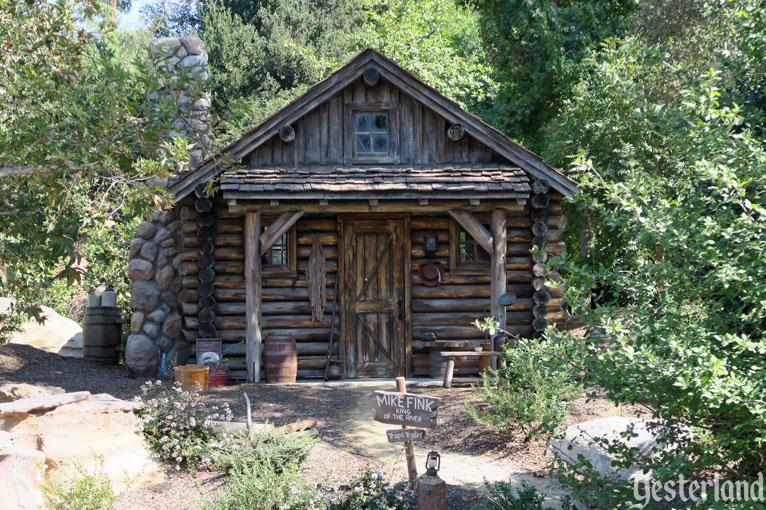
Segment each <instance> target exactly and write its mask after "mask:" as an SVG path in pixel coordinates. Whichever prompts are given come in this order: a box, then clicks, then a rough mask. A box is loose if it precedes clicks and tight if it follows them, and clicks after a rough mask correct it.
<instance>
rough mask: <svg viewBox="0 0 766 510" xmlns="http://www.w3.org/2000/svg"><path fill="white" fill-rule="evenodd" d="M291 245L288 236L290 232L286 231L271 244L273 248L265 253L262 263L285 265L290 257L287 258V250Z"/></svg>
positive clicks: (266, 264)
mask: <svg viewBox="0 0 766 510" xmlns="http://www.w3.org/2000/svg"><path fill="white" fill-rule="evenodd" d="M289 245H290V239H289V237H288V233H287V232H285V233H284V234H282V237H280V238H279V240H277V241H276V242H275V243H274V244H272V245H271V248H269V250H268V251H267V252H266V253H264V254H263V258H262V259H261V263H262V264H263V265H264V266H284V265H287V264H288V258H287V250H288V247H289Z"/></svg>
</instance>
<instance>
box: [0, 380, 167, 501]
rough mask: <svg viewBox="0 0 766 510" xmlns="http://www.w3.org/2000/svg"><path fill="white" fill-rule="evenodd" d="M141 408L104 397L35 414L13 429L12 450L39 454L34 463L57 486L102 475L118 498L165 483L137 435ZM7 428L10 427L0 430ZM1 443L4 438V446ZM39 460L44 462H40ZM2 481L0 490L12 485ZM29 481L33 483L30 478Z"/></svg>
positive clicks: (37, 485) (35, 483) (35, 486)
mask: <svg viewBox="0 0 766 510" xmlns="http://www.w3.org/2000/svg"><path fill="white" fill-rule="evenodd" d="M65 395H71V394H65ZM19 402H24V401H19ZM137 405H138V403H136V402H128V401H124V400H119V399H116V398H114V397H112V396H111V395H106V394H100V395H93V396H89V398H86V399H82V400H79V401H77V402H73V403H69V404H66V405H60V406H58V407H56V408H54V409H52V410H48V411H47V412H35V413H34V414H29V415H26V416H25V418H24V419H23V421H21V422H19V423H18V424H15V425H14V427H13V433H14V435H15V438H14V439H13V440H12V442H13V446H14V447H17V448H26V449H29V450H32V451H36V450H38V449H39V450H41V451H39V452H37V453H39V456H37V457H36V460H37V462H38V465H39V467H40V468H42V467H43V465H45V466H46V467H47V473H45V478H46V479H47V480H48V481H51V482H53V483H62V482H63V483H66V482H68V481H70V480H72V479H73V478H74V477H76V476H77V473H78V470H79V471H81V472H85V473H95V472H96V471H98V470H100V471H101V472H102V473H103V475H104V476H105V477H106V478H108V479H109V481H110V483H111V485H112V488H113V489H114V490H115V492H117V493H118V494H119V493H121V492H124V491H125V490H127V489H128V488H131V489H134V488H138V487H141V486H144V485H147V484H153V483H157V482H160V481H162V480H163V479H164V475H163V472H162V468H161V466H160V465H159V464H158V463H157V462H156V461H155V460H153V457H152V453H151V452H150V451H149V449H148V448H147V445H146V442H145V440H144V438H143V436H142V435H141V433H140V432H139V421H138V418H137V417H136V415H135V414H134V413H133V411H134V410H135V408H136V406H137ZM7 426H8V423H4V424H2V425H0V427H3V428H5V427H7ZM0 434H1V433H0ZM2 442H3V441H2V436H0V445H1V444H2ZM4 450H5V449H4ZM40 457H41V459H42V460H41V461H40V460H38V459H39V458H40ZM5 461H7V457H5V456H0V463H2V462H5ZM2 471H3V470H2V467H0V472H2ZM4 475H5V473H4V472H3V475H0V484H4V483H5V482H6V480H9V479H12V478H7V477H6V476H4ZM25 478H26V479H29V476H28V475H26V476H25ZM41 483H42V479H39V480H34V481H33V483H32V484H30V485H29V486H30V488H31V489H32V491H31V493H30V494H33V493H34V492H35V489H36V491H38V492H40V493H41ZM2 494H3V503H7V501H8V494H9V493H7V492H5V491H4V492H3V493H2ZM30 499H31V498H30ZM0 506H2V505H0ZM2 508H27V507H18V506H10V507H8V506H3V507H2ZM30 508H40V506H34V507H30Z"/></svg>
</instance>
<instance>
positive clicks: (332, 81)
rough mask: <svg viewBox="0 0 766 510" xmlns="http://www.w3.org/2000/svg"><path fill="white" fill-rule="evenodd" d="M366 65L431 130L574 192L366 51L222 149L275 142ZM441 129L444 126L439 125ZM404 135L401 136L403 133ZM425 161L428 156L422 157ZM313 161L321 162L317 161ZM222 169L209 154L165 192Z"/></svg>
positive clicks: (179, 194)
mask: <svg viewBox="0 0 766 510" xmlns="http://www.w3.org/2000/svg"><path fill="white" fill-rule="evenodd" d="M370 67H372V68H374V69H376V70H377V71H378V73H379V74H380V77H381V78H382V79H383V80H385V82H387V83H388V84H390V85H391V86H392V90H393V89H396V91H397V92H398V94H401V95H402V96H403V97H404V96H406V97H407V98H408V100H410V101H414V102H416V103H417V104H418V105H422V106H423V107H424V108H423V111H424V112H430V113H433V114H435V117H436V118H437V119H438V120H440V121H441V122H442V125H441V126H439V125H438V124H435V125H434V129H440V128H442V127H444V126H443V124H444V122H446V123H448V125H451V124H461V125H462V126H463V127H464V129H465V132H466V134H467V139H470V140H472V141H473V143H474V145H481V146H482V147H484V146H485V147H484V151H485V156H484V157H485V159H483V160H484V161H489V160H491V159H492V157H491V154H494V155H495V156H498V155H499V156H502V158H495V159H501V160H502V159H505V160H507V161H508V162H510V163H511V164H513V165H516V166H518V167H519V168H521V169H522V170H524V171H525V172H527V173H528V174H529V175H530V176H532V177H533V178H537V179H542V178H544V179H546V180H547V181H548V182H549V183H550V184H551V187H552V188H553V189H554V190H556V191H558V192H560V193H562V194H564V195H571V194H573V193H576V192H577V184H576V183H575V182H574V181H572V180H571V179H569V178H567V177H566V176H564V175H563V174H562V173H561V172H559V171H558V170H556V169H555V168H553V167H551V166H550V165H548V164H547V163H545V162H544V161H543V160H542V158H540V157H539V156H537V155H536V154H534V153H532V152H530V151H528V150H527V149H524V148H523V147H522V146H520V145H519V144H517V143H516V142H514V141H513V140H511V139H509V138H508V137H506V136H505V135H503V134H502V133H501V132H500V131H498V130H497V129H495V128H493V127H491V126H489V125H488V124H486V123H484V122H483V121H481V119H479V118H478V117H476V116H474V115H472V114H470V113H468V112H466V111H465V110H463V109H462V108H461V107H460V106H459V105H458V104H457V103H455V102H454V101H452V100H450V99H448V98H446V97H444V96H442V95H441V94H439V93H438V92H437V91H436V90H435V89H433V88H431V87H429V86H428V85H426V84H424V83H423V82H421V81H420V80H419V79H418V78H416V77H415V76H413V75H412V74H411V73H409V72H407V71H405V70H404V69H402V68H401V67H399V66H398V65H396V64H395V63H394V62H393V61H391V60H389V59H388V58H386V57H384V56H383V55H381V54H380V53H378V52H376V51H374V50H369V49H368V50H365V51H363V52H361V53H360V54H359V55H357V56H356V57H354V58H352V59H351V60H350V61H349V62H348V63H346V64H345V65H344V66H342V67H341V68H339V69H338V70H336V71H335V72H333V73H332V74H331V75H330V76H328V77H327V78H326V79H324V80H322V81H321V82H319V83H317V84H316V85H314V86H313V87H312V88H310V89H309V90H308V91H307V92H306V93H305V94H303V95H302V96H300V97H298V98H297V99H295V100H294V101H292V102H291V103H290V104H288V105H287V106H285V107H284V108H282V109H281V110H279V111H277V112H276V113H274V114H273V115H272V116H270V117H269V118H267V119H266V120H265V121H264V122H263V123H261V124H260V125H259V126H257V127H255V128H253V129H251V130H250V131H248V132H247V133H245V134H244V135H243V136H242V137H241V138H240V139H239V140H237V141H236V142H233V143H232V144H230V145H229V146H227V147H226V148H224V149H223V150H222V153H225V154H228V155H229V156H230V157H231V158H232V159H234V160H236V161H239V160H242V158H243V157H246V156H248V155H250V154H255V152H256V151H257V150H258V149H259V148H261V147H263V148H267V147H268V146H269V144H274V143H275V140H276V142H277V143H279V138H278V135H277V133H278V131H279V129H280V127H282V126H283V125H285V124H287V125H292V124H294V123H296V122H302V121H303V119H304V117H307V116H310V115H311V114H312V112H313V114H314V115H316V114H317V111H318V109H319V107H320V106H321V105H326V104H327V103H330V104H332V102H331V99H334V98H333V96H335V97H336V98H337V97H338V96H339V95H340V96H341V98H342V94H343V91H344V89H346V93H347V94H348V88H349V86H352V87H353V84H354V82H359V81H360V80H361V76H362V73H364V71H365V70H366V69H368V68H370ZM424 115H425V114H424ZM438 120H437V122H438ZM442 131H444V130H443V129H442ZM404 138H405V139H406V137H404ZM476 141H479V142H480V144H476ZM411 150H416V149H411ZM487 153H488V154H489V156H488V155H487ZM426 159H428V158H427V156H426ZM413 162H421V163H425V162H427V161H414V160H413ZM252 163H253V164H257V163H260V164H261V165H262V164H263V163H266V162H265V161H258V162H256V161H253V162H252ZM276 163H280V162H276ZM298 163H299V161H297V160H296V161H295V164H298ZM300 163H301V164H304V163H306V162H305V161H302V162H300ZM315 163H320V161H316V162H315ZM224 169H225V168H223V167H222V165H221V164H220V161H219V160H218V159H217V158H215V157H213V158H209V159H208V160H206V161H205V162H204V163H203V164H202V165H200V166H199V167H198V168H196V169H195V170H193V171H191V172H189V173H187V174H185V175H183V176H182V177H180V178H179V180H178V181H176V182H175V183H174V184H173V185H171V186H170V190H169V191H170V192H171V193H172V194H173V195H174V196H175V199H176V200H179V199H181V198H183V197H184V196H186V195H188V194H189V193H190V192H191V191H192V190H193V189H194V188H195V186H197V185H198V184H200V183H204V182H207V181H208V180H209V179H211V178H213V177H215V176H216V175H217V174H219V173H220V172H221V171H223V170H224Z"/></svg>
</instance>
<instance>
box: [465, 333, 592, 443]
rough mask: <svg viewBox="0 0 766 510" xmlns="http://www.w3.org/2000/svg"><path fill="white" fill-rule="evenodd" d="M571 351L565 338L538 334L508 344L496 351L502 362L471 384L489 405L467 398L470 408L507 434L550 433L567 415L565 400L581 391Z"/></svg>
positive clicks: (478, 416) (533, 434) (479, 419)
mask: <svg viewBox="0 0 766 510" xmlns="http://www.w3.org/2000/svg"><path fill="white" fill-rule="evenodd" d="M570 351H571V352H570ZM575 354H576V353H575V352H574V349H569V348H568V347H567V346H566V345H564V344H561V343H554V342H551V341H549V340H546V339H542V338H541V339H537V340H525V341H520V342H519V345H518V346H517V347H512V346H506V347H505V350H504V351H503V353H502V354H501V356H500V358H501V360H503V361H505V362H506V366H505V367H504V368H500V369H498V370H497V371H493V374H494V375H496V377H485V378H484V382H483V384H482V385H481V386H478V387H477V388H476V389H475V392H476V394H477V395H478V396H480V397H481V398H482V400H484V402H486V404H488V406H487V407H486V408H483V409H481V410H477V409H475V408H474V407H473V405H471V404H470V403H469V402H468V401H466V408H467V410H468V412H469V414H470V415H471V416H473V417H474V419H476V420H477V421H480V422H482V423H486V424H487V425H491V426H493V427H497V428H498V429H499V430H500V431H501V432H502V433H504V434H506V435H509V436H511V435H513V433H514V432H516V430H517V429H518V430H521V432H522V433H523V434H524V435H525V440H529V439H531V438H532V437H534V436H536V435H539V434H543V435H546V436H550V435H552V434H553V433H554V432H555V430H556V429H557V428H558V426H559V425H560V424H561V423H562V422H563V421H564V419H565V418H566V417H567V415H568V412H569V411H568V409H567V406H566V403H565V402H566V401H567V400H570V399H572V398H575V397H576V396H577V395H578V394H579V390H580V385H579V383H578V380H577V376H578V374H577V373H576V369H575V368H574V367H576V366H579V365H577V364H574V363H572V364H570V363H569V361H570V360H572V359H573V356H575Z"/></svg>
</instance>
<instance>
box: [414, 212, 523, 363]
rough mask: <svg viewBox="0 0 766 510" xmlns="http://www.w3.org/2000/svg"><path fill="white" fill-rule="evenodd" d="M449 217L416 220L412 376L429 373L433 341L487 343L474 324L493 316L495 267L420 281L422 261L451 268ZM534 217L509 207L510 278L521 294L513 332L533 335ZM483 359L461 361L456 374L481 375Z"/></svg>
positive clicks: (510, 314) (512, 311)
mask: <svg viewBox="0 0 766 510" xmlns="http://www.w3.org/2000/svg"><path fill="white" fill-rule="evenodd" d="M450 221H451V220H450V218H449V216H447V215H446V214H445V215H444V216H441V217H434V216H428V217H425V216H423V217H418V216H413V218H412V350H413V375H415V376H428V375H429V367H430V364H429V352H430V350H431V345H432V344H431V341H432V339H433V338H434V337H435V338H436V339H437V340H458V341H460V340H463V341H468V343H469V345H470V348H469V349H467V350H473V347H474V346H479V345H481V344H482V343H483V341H484V334H483V333H482V332H481V331H479V330H478V329H476V328H475V327H474V326H472V325H471V322H473V321H474V320H475V319H480V318H483V317H487V316H489V315H491V303H490V280H491V274H490V265H489V263H488V264H487V267H486V273H484V274H460V271H459V270H458V271H456V272H455V273H454V274H452V273H450V272H449V271H447V272H446V273H445V275H444V278H443V280H442V282H441V285H439V286H437V287H427V286H425V285H423V284H422V282H421V281H420V276H419V274H418V268H419V267H420V265H421V264H432V263H434V262H441V264H442V266H443V267H444V268H449V267H450V260H449V257H450V253H449V250H450V239H449V235H450ZM530 227H531V219H530V217H529V210H528V209H524V210H523V211H518V212H515V211H508V213H507V219H506V228H507V252H506V253H507V255H506V263H505V266H506V273H507V274H506V276H507V292H513V293H514V294H516V296H517V299H516V302H514V303H513V304H512V305H511V306H509V307H507V308H506V323H507V328H506V329H508V331H510V332H512V333H514V334H518V335H526V336H530V335H531V334H532V292H533V289H532V286H531V281H532V276H531V270H532V265H533V264H532V258H531V257H530V252H529V249H530V243H531V239H532V235H531V232H530ZM429 231H432V232H433V233H434V234H435V235H436V236H437V240H438V249H437V251H436V252H435V253H434V256H433V257H428V256H427V254H426V253H425V251H424V250H423V244H424V238H425V235H426V234H427V233H428V232H429ZM450 350H454V349H450ZM477 372H478V361H476V360H459V359H458V360H457V361H456V363H455V374H456V375H461V376H470V375H477Z"/></svg>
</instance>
